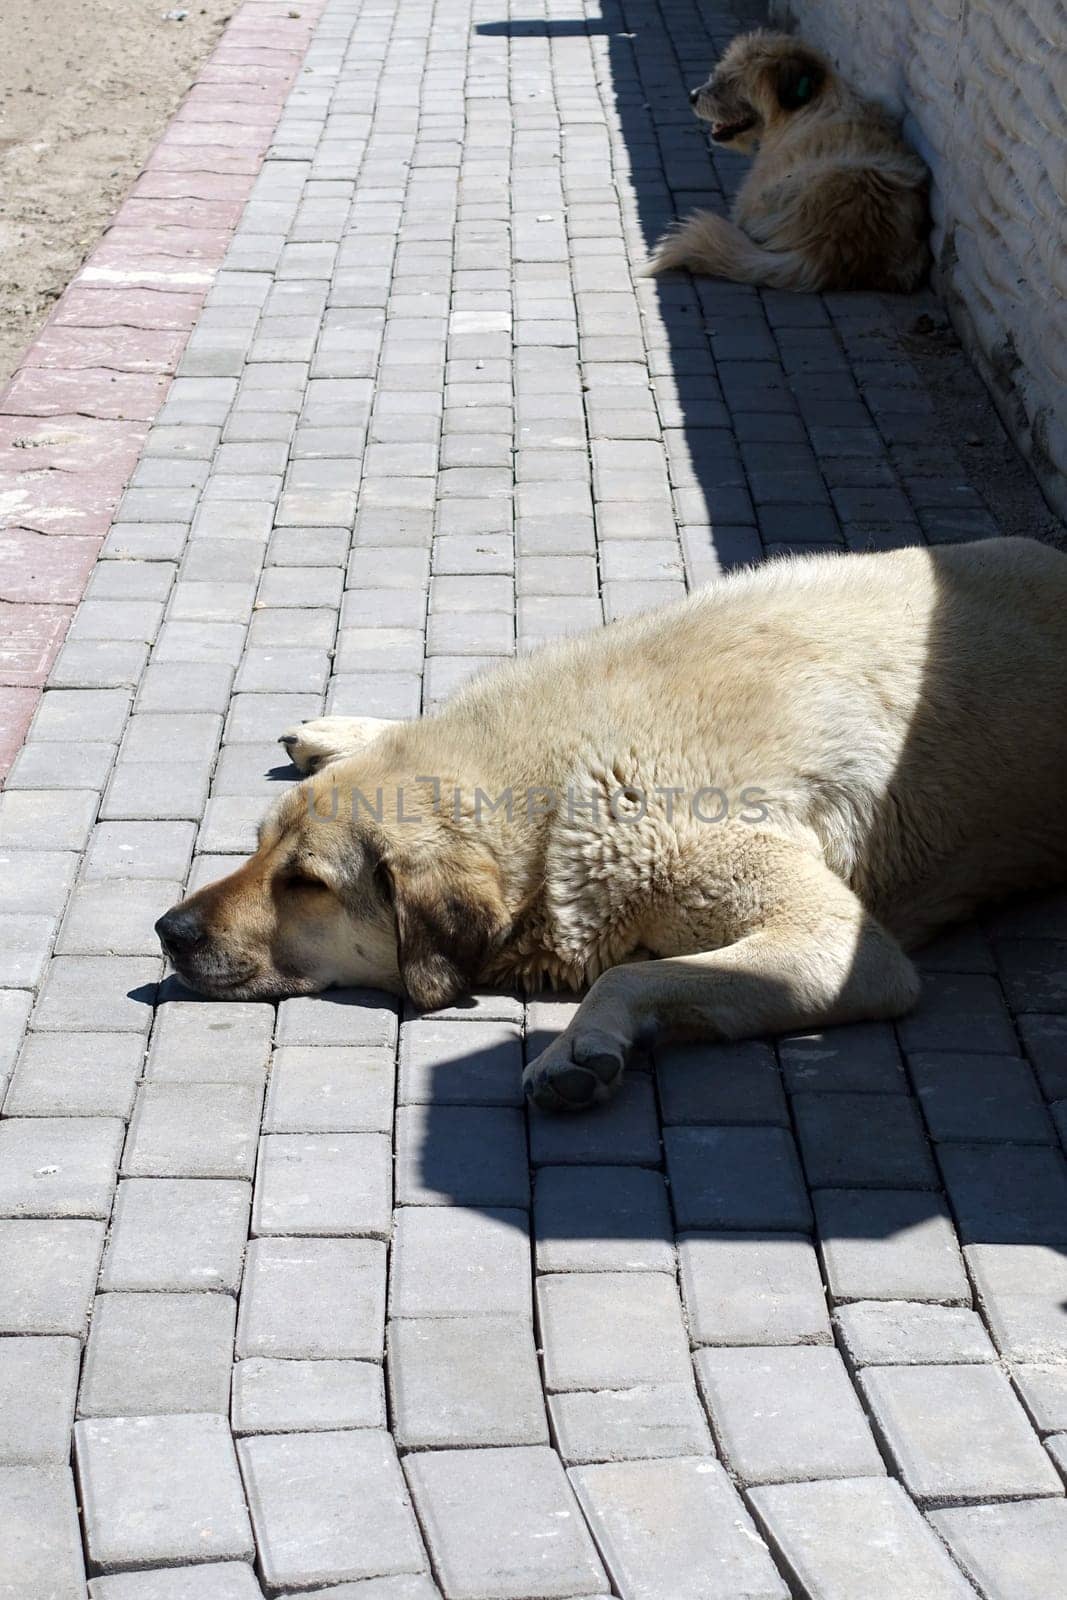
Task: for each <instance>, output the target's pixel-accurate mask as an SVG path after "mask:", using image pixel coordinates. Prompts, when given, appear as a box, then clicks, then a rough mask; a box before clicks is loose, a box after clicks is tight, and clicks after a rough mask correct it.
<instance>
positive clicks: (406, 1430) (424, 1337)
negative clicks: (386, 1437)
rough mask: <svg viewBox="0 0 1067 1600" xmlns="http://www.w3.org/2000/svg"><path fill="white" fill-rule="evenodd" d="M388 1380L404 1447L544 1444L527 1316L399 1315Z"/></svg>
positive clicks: (392, 1330) (392, 1338)
mask: <svg viewBox="0 0 1067 1600" xmlns="http://www.w3.org/2000/svg"><path fill="white" fill-rule="evenodd" d="M389 1384H390V1396H391V1407H392V1417H393V1432H394V1434H395V1436H396V1440H397V1443H398V1445H399V1446H400V1447H401V1448H402V1449H404V1450H420V1449H423V1450H425V1449H432V1450H436V1449H442V1448H445V1447H448V1446H460V1445H463V1446H474V1445H520V1444H547V1443H548V1425H547V1422H546V1420H545V1404H544V1397H543V1395H542V1392H541V1378H540V1370H539V1368H538V1365H537V1352H536V1350H535V1348H534V1340H533V1330H532V1328H531V1326H530V1321H529V1318H528V1317H518V1316H511V1317H492V1316H489V1317H477V1318H474V1319H472V1318H470V1317H453V1318H448V1317H429V1318H423V1319H416V1318H399V1319H397V1320H395V1321H393V1322H392V1323H390V1326H389Z"/></svg>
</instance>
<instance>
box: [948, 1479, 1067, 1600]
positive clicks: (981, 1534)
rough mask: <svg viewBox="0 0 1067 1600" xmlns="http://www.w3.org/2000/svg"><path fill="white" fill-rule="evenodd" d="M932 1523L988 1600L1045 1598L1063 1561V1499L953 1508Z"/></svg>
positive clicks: (1066, 1539)
mask: <svg viewBox="0 0 1067 1600" xmlns="http://www.w3.org/2000/svg"><path fill="white" fill-rule="evenodd" d="M930 1521H931V1522H932V1523H933V1525H934V1527H935V1528H936V1530H937V1532H938V1533H939V1534H940V1535H941V1537H942V1539H944V1541H945V1543H946V1544H947V1545H948V1547H949V1549H950V1550H951V1552H952V1554H953V1555H954V1556H955V1557H956V1560H957V1561H958V1562H959V1563H960V1566H961V1567H962V1568H963V1570H964V1572H966V1573H967V1575H968V1576H969V1577H970V1578H972V1579H973V1580H974V1582H975V1583H976V1584H978V1585H980V1588H981V1592H982V1594H983V1595H987V1596H988V1597H989V1600H1047V1597H1048V1596H1049V1595H1050V1594H1055V1592H1056V1588H1057V1585H1058V1584H1059V1583H1060V1580H1061V1575H1062V1573H1063V1563H1064V1561H1065V1560H1067V1503H1065V1502H1064V1501H1063V1500H1025V1501H1023V1502H1022V1503H1021V1504H1016V1505H1011V1504H1001V1505H985V1506H952V1507H950V1508H948V1509H947V1510H945V1511H934V1512H931V1514H930Z"/></svg>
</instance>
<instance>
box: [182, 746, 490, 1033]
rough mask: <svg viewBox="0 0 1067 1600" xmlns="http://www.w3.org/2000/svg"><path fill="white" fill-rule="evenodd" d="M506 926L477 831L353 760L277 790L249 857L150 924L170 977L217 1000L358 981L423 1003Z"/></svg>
mask: <svg viewBox="0 0 1067 1600" xmlns="http://www.w3.org/2000/svg"><path fill="white" fill-rule="evenodd" d="M437 792H439V791H437ZM509 925H510V919H509V918H508V915H507V913H506V910H505V905H504V898H503V891H502V884H501V876H500V872H499V869H498V867H497V865H496V860H495V858H494V856H493V855H492V853H491V851H490V849H489V847H488V845H487V843H486V841H485V839H484V837H479V836H478V834H477V831H476V830H474V829H470V828H467V827H465V826H464V824H463V823H462V821H460V822H457V820H456V819H455V817H454V816H452V815H451V814H450V813H449V812H448V810H447V808H446V807H443V806H440V805H436V804H435V791H433V790H432V789H431V786H430V785H429V784H428V783H427V782H426V781H425V780H423V782H421V783H420V782H419V780H418V779H416V778H411V779H410V780H407V781H400V780H398V779H397V777H396V776H395V774H392V773H386V772H383V771H382V770H380V769H378V768H375V766H374V764H373V762H372V761H369V760H368V759H367V758H362V757H357V758H354V759H352V760H348V761H341V762H335V763H333V764H332V765H331V766H329V767H328V768H326V769H325V770H324V771H323V772H322V773H321V774H319V775H318V776H317V777H314V778H309V779H308V780H307V781H306V782H304V783H302V784H300V785H299V786H298V787H297V788H296V789H294V790H293V791H291V792H290V793H288V794H286V795H285V796H284V797H283V798H282V799H281V800H280V801H279V802H278V804H277V805H276V806H275V807H274V808H273V810H272V811H271V812H270V814H269V815H268V816H267V817H266V819H265V820H264V822H263V824H262V826H261V828H260V832H259V845H258V848H257V850H256V852H255V854H254V855H253V856H252V857H251V859H250V860H248V861H246V862H245V863H244V865H243V866H241V867H239V868H238V869H237V871H236V872H233V873H231V874H230V876H229V877H227V878H222V879H220V880H219V881H218V882H217V883H212V884H209V885H208V886H207V887H206V888H204V889H201V890H199V891H198V892H197V893H196V894H194V895H191V896H190V897H189V898H188V899H187V900H184V901H182V903H181V904H180V905H177V906H174V907H173V908H172V909H171V910H170V911H168V912H167V913H166V914H165V915H164V916H163V917H161V918H160V919H159V921H158V922H157V924H156V931H157V933H158V934H159V937H160V941H161V942H162V945H163V948H164V950H165V951H166V953H167V955H168V956H169V957H170V959H171V961H172V963H173V965H174V968H175V970H176V972H177V973H178V976H179V977H180V978H181V979H182V980H183V981H184V982H185V983H187V984H188V985H189V987H190V988H192V989H196V990H198V991H200V992H201V993H203V994H206V995H208V996H210V997H212V998H214V999H233V1000H259V999H277V998H282V997H284V996H288V995H300V994H314V993H317V992H318V991H319V990H322V989H327V988H330V987H333V986H338V985H345V986H347V985H355V986H359V987H369V988H382V989H391V990H393V991H395V992H401V991H405V992H406V993H408V994H409V995H410V996H411V998H412V999H413V1000H414V1001H415V1002H416V1004H417V1005H420V1006H423V1007H426V1008H427V1009H432V1008H435V1007H438V1006H443V1005H448V1004H450V1003H451V1002H452V1001H453V1000H455V999H456V998H457V997H458V996H459V995H460V994H463V993H464V992H466V991H467V990H468V989H469V988H470V987H471V986H472V985H473V984H474V982H475V981H476V980H477V978H478V976H479V974H480V972H481V971H482V969H483V968H484V966H485V964H486V961H487V959H488V957H489V955H490V954H491V952H492V951H493V949H494V947H495V946H496V945H497V943H498V942H499V941H500V940H501V938H502V937H503V935H504V933H505V932H506V931H507V928H508V927H509Z"/></svg>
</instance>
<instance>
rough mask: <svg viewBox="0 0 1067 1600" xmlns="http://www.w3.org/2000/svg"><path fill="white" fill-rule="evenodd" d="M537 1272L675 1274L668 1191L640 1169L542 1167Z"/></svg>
mask: <svg viewBox="0 0 1067 1600" xmlns="http://www.w3.org/2000/svg"><path fill="white" fill-rule="evenodd" d="M534 1237H535V1240H536V1263H537V1270H538V1272H673V1270H674V1242H673V1233H672V1229H671V1218H670V1207H669V1205H668V1203H667V1189H666V1186H665V1184H664V1181H663V1178H662V1177H661V1175H660V1174H659V1173H658V1172H650V1171H648V1170H647V1169H646V1168H643V1167H596V1166H594V1167H541V1168H539V1169H538V1172H537V1178H536V1186H535V1190H534Z"/></svg>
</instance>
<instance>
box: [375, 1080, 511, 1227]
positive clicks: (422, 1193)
mask: <svg viewBox="0 0 1067 1600" xmlns="http://www.w3.org/2000/svg"><path fill="white" fill-rule="evenodd" d="M396 1194H397V1202H398V1204H400V1205H419V1206H425V1205H451V1204H453V1203H454V1204H457V1205H466V1206H518V1207H521V1206H527V1205H529V1203H530V1183H529V1176H528V1172H527V1159H526V1137H525V1128H524V1126H523V1116H522V1112H521V1111H518V1110H513V1109H511V1108H508V1107H504V1106H442V1105H406V1106H400V1107H399V1109H398V1111H397V1114H396Z"/></svg>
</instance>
